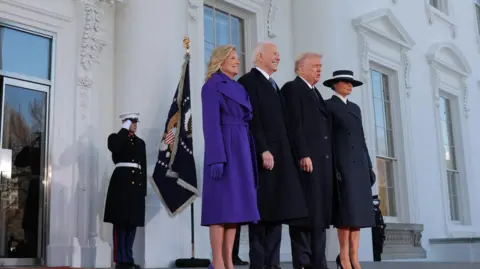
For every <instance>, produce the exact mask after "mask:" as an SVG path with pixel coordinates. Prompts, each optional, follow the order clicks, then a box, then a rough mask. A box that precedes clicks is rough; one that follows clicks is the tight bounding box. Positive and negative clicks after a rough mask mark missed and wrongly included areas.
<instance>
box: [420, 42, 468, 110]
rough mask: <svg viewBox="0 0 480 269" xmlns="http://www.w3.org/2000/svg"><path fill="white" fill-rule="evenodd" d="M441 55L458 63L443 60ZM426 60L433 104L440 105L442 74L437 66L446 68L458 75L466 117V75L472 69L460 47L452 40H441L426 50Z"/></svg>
mask: <svg viewBox="0 0 480 269" xmlns="http://www.w3.org/2000/svg"><path fill="white" fill-rule="evenodd" d="M443 56H447V57H450V58H451V57H453V58H454V59H453V60H454V61H455V62H457V63H459V64H457V65H453V64H452V63H450V62H447V61H444V60H443V59H442V58H443ZM426 57H427V60H428V63H429V65H430V70H431V73H432V84H433V94H434V98H435V105H436V106H437V107H438V106H439V105H440V103H439V100H440V92H439V91H440V85H441V83H442V76H441V75H440V73H439V67H442V68H443V69H444V70H448V71H449V72H451V73H454V74H456V75H458V78H459V82H460V85H462V86H461V87H460V88H459V89H457V90H459V91H461V92H462V93H463V109H464V111H465V117H466V118H468V116H469V114H470V108H469V104H468V103H469V102H468V101H469V100H468V77H469V76H470V74H471V73H472V69H471V67H470V65H469V64H468V61H467V59H466V58H465V57H464V56H463V54H462V53H461V51H460V49H459V48H458V47H457V46H455V44H453V43H452V42H441V43H437V44H434V45H432V46H431V47H430V49H429V50H428V52H427V55H426Z"/></svg>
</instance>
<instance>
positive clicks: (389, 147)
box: [385, 129, 395, 158]
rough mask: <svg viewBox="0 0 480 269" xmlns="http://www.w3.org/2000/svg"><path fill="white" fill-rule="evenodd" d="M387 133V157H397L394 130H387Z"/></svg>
mask: <svg viewBox="0 0 480 269" xmlns="http://www.w3.org/2000/svg"><path fill="white" fill-rule="evenodd" d="M385 133H386V135H387V155H385V156H387V157H390V158H395V147H394V144H393V132H392V130H388V129H387V130H385Z"/></svg>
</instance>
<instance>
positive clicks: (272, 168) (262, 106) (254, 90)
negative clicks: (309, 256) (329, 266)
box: [238, 43, 308, 269]
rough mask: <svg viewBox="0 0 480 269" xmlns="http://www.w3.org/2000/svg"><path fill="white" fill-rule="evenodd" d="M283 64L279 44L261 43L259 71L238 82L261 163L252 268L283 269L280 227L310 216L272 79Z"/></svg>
mask: <svg viewBox="0 0 480 269" xmlns="http://www.w3.org/2000/svg"><path fill="white" fill-rule="evenodd" d="M279 62H280V54H279V53H278V49H277V46H276V45H275V44H273V43H260V44H259V45H257V48H256V49H255V67H254V68H252V70H250V72H248V73H247V74H245V75H244V76H242V77H241V78H240V79H239V80H238V82H239V83H240V84H242V85H243V86H244V87H245V89H246V90H247V92H248V94H249V97H250V102H251V104H252V107H253V118H252V121H251V122H250V129H251V132H252V134H253V136H254V139H255V147H256V152H257V155H258V157H257V159H258V160H259V165H258V167H259V187H258V190H257V196H258V208H259V211H260V218H261V220H260V222H259V223H258V224H250V225H249V242H250V252H249V253H250V268H252V269H260V268H279V265H280V242H281V235H282V223H283V224H288V223H289V222H290V221H293V220H297V219H301V218H306V217H307V216H308V210H307V206H306V203H305V200H304V199H303V189H302V185H301V182H300V171H299V168H298V166H297V164H296V162H295V160H294V157H293V153H292V148H291V144H290V140H289V137H288V133H287V126H286V123H285V119H284V116H285V104H284V100H283V96H282V95H281V94H280V89H279V88H278V86H277V84H276V83H275V81H274V80H273V79H272V77H271V76H272V74H273V73H274V72H275V71H277V68H278V64H279Z"/></svg>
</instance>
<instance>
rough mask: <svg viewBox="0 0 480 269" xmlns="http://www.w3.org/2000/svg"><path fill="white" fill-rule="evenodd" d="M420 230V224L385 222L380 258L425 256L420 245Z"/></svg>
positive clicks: (417, 257) (416, 257) (421, 226)
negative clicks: (382, 248) (383, 241)
mask: <svg viewBox="0 0 480 269" xmlns="http://www.w3.org/2000/svg"><path fill="white" fill-rule="evenodd" d="M422 232H423V225H422V224H408V223H387V227H386V230H385V243H384V250H383V253H382V259H383V260H396V259H422V258H426V251H425V249H424V248H423V247H422Z"/></svg>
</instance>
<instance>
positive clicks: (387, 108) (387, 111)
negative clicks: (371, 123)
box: [383, 101, 393, 130]
mask: <svg viewBox="0 0 480 269" xmlns="http://www.w3.org/2000/svg"><path fill="white" fill-rule="evenodd" d="M391 105H392V104H391V103H390V102H389V101H384V103H383V107H384V109H385V127H386V128H387V129H389V130H392V129H393V126H392V106H391Z"/></svg>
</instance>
